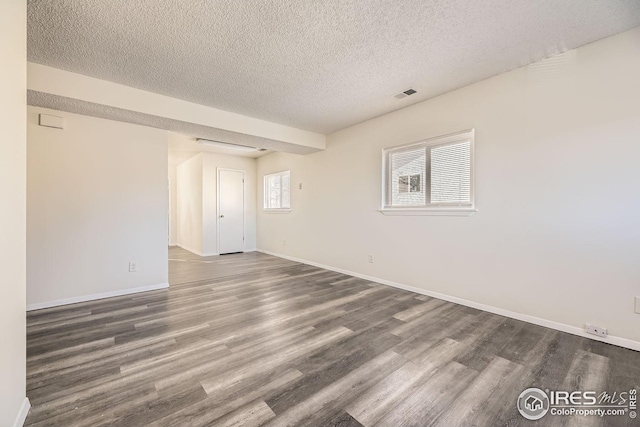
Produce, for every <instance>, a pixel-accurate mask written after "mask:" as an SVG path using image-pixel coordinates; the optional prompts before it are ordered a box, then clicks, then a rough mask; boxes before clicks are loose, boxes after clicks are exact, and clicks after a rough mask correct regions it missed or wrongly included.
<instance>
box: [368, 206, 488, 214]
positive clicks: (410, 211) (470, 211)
mask: <svg viewBox="0 0 640 427" xmlns="http://www.w3.org/2000/svg"><path fill="white" fill-rule="evenodd" d="M378 212H380V213H381V214H383V215H404V216H471V215H473V214H474V213H475V212H478V209H476V208H429V209H421V208H406V209H404V208H403V209H393V208H386V209H380V210H379V211H378Z"/></svg>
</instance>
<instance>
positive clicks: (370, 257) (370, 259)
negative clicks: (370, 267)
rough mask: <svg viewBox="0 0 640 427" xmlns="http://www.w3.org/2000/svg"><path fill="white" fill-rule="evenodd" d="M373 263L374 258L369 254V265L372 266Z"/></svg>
mask: <svg viewBox="0 0 640 427" xmlns="http://www.w3.org/2000/svg"><path fill="white" fill-rule="evenodd" d="M374 261H375V259H374V257H373V254H369V262H370V263H371V264H373V262H374Z"/></svg>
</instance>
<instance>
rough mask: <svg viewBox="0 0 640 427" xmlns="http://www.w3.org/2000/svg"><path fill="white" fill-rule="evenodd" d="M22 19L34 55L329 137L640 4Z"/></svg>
mask: <svg viewBox="0 0 640 427" xmlns="http://www.w3.org/2000/svg"><path fill="white" fill-rule="evenodd" d="M28 14H29V22H28V57H29V61H32V62H36V63H40V64H45V65H49V66H52V67H56V68H61V69H64V70H67V71H73V72H76V73H80V74H85V75H88V76H91V77H96V78H99V79H103V80H108V81H112V82H116V83H120V84H124V85H128V86H132V87H135V88H139V89H144V90H148V91H151V92H156V93H159V94H163V95H168V96H172V97H175V98H180V99H184V100H188V101H192V102H196V103H199V104H203V105H208V106H212V107H216V108H220V109H224V110H227V111H232V112H236V113H240V114H244V115H248V116H252V117H256V118H261V119H265V120H269V121H273V122H276V123H281V124H285V125H289V126H295V127H298V128H302V129H305V130H310V131H315V132H321V133H331V132H333V131H336V130H338V129H341V128H344V127H347V126H349V125H352V124H355V123H358V122H361V121H364V120H367V119H370V118H373V117H376V116H379V115H381V114H384V113H387V112H390V111H393V110H396V109H399V108H402V107H405V106H407V105H410V104H413V103H416V102H419V101H422V100H425V99H428V98H431V97H433V96H436V95H438V94H442V93H444V92H448V91H450V90H453V89H456V88H459V87H462V86H465V85H468V84H470V83H473V82H476V81H479V80H482V79H485V78H487V77H490V76H492V75H496V74H499V73H502V72H505V71H508V70H510V69H513V68H517V67H520V66H523V65H526V64H529V63H531V62H535V61H538V60H540V59H542V58H544V57H548V56H551V55H554V54H557V53H560V52H563V51H566V50H568V49H572V48H575V47H578V46H581V45H583V44H586V43H589V42H592V41H595V40H598V39H601V38H604V37H607V36H610V35H613V34H617V33H619V32H622V31H625V30H627V29H630V28H633V27H635V26H638V25H640V1H638V0H562V1H558V0H483V1H477V0H466V1H462V0H325V1H319V0H256V1H238V0H222V1H221V0H199V1H186V0H100V1H86V0H29V2H28ZM408 88H413V89H415V90H417V91H418V93H417V94H415V95H413V96H411V97H408V98H405V99H403V100H396V99H394V98H393V95H394V94H396V93H398V92H401V91H403V90H405V89H408Z"/></svg>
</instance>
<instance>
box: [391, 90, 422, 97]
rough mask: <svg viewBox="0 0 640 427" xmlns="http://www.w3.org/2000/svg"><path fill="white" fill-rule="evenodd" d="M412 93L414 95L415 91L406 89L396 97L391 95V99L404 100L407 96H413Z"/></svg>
mask: <svg viewBox="0 0 640 427" xmlns="http://www.w3.org/2000/svg"><path fill="white" fill-rule="evenodd" d="M414 93H416V91H415V90H414V89H407V90H405V91H404V92H400V93H399V94H397V95H393V97H394V98H395V99H402V98H406V97H407V96H409V95H413V94H414Z"/></svg>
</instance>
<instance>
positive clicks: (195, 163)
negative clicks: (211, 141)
mask: <svg viewBox="0 0 640 427" xmlns="http://www.w3.org/2000/svg"><path fill="white" fill-rule="evenodd" d="M176 199H177V214H178V215H177V228H178V245H179V246H180V247H182V248H184V249H186V250H188V251H191V252H193V253H196V254H199V255H200V254H202V153H200V154H197V155H196V156H194V157H192V158H190V159H189V160H186V161H184V162H182V163H180V164H179V165H178V167H177V197H176Z"/></svg>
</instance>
